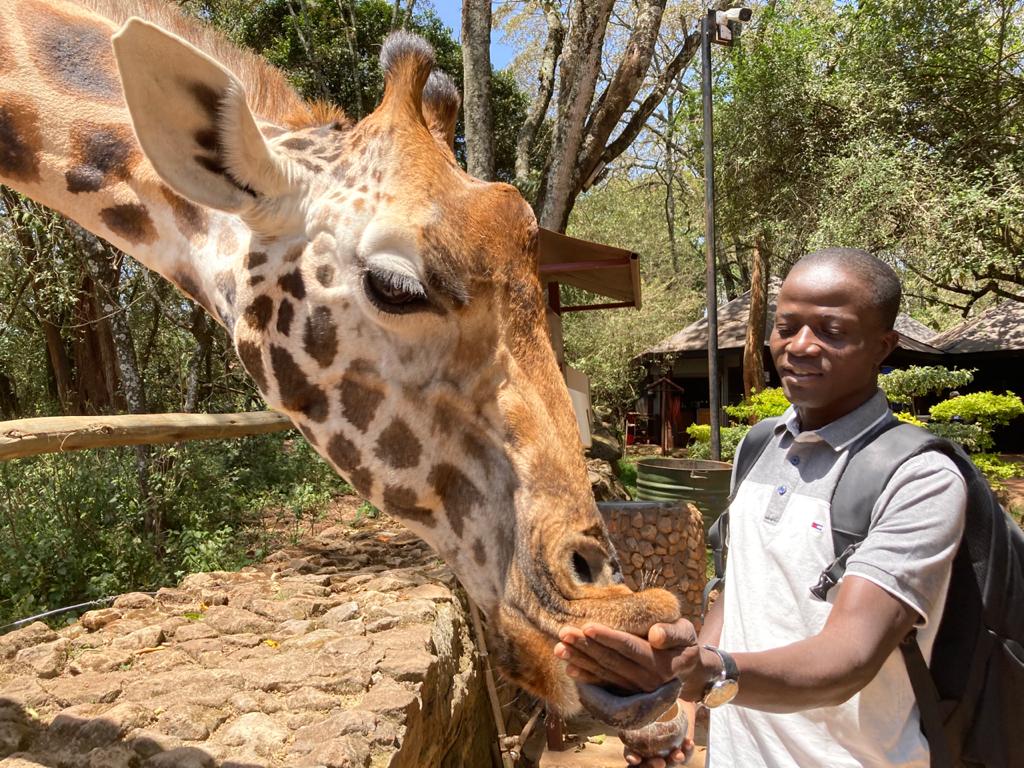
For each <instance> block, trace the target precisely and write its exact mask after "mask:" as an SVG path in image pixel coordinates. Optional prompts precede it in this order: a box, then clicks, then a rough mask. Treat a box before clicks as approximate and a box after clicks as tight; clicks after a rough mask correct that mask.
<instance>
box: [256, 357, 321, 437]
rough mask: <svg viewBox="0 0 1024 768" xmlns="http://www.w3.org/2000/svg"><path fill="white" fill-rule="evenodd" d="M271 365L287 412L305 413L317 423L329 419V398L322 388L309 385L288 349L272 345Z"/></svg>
mask: <svg viewBox="0 0 1024 768" xmlns="http://www.w3.org/2000/svg"><path fill="white" fill-rule="evenodd" d="M270 365H271V367H272V368H273V370H274V378H275V379H277V389H278V393H279V395H280V397H281V402H282V404H283V405H284V407H285V409H286V410H289V411H298V412H300V413H303V414H305V415H306V417H307V418H308V419H309V420H310V421H314V422H317V423H319V422H322V421H323V420H324V419H326V418H327V396H326V395H325V394H324V391H323V390H322V389H320V387H318V386H316V385H314V384H310V383H309V379H307V378H306V374H305V373H303V372H302V369H301V368H299V366H298V365H297V364H296V363H295V358H293V357H292V356H291V353H290V352H289V351H288V350H287V349H285V348H284V347H279V346H277V345H276V344H272V345H271V346H270Z"/></svg>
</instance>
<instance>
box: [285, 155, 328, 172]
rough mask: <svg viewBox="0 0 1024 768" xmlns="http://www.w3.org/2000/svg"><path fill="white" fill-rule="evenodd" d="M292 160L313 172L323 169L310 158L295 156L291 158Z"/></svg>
mask: <svg viewBox="0 0 1024 768" xmlns="http://www.w3.org/2000/svg"><path fill="white" fill-rule="evenodd" d="M292 161H293V162H296V163H298V164H299V165H301V166H302V167H303V168H305V169H306V170H307V171H312V172H313V173H320V171H321V170H323V169H322V168H321V167H320V166H319V165H317V164H316V163H314V162H313V161H311V160H308V159H306V158H305V157H295V158H292Z"/></svg>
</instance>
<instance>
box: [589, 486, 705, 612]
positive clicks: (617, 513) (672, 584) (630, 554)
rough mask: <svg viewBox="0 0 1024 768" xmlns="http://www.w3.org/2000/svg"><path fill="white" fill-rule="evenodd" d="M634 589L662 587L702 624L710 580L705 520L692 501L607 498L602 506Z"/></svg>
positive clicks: (626, 574) (628, 580) (599, 505)
mask: <svg viewBox="0 0 1024 768" xmlns="http://www.w3.org/2000/svg"><path fill="white" fill-rule="evenodd" d="M598 507H599V508H600V509H601V514H602V515H603V516H604V520H605V524H606V525H607V526H608V533H609V534H610V535H611V539H612V543H613V544H614V545H615V549H616V551H617V552H618V555H619V562H620V563H621V564H622V574H623V576H624V577H625V581H626V584H627V585H628V586H629V587H630V588H631V589H634V590H636V589H643V588H648V587H662V588H663V589H667V590H668V591H669V592H672V593H673V594H675V596H676V597H678V598H679V607H680V609H681V611H682V615H683V616H684V617H685V618H687V619H690V621H692V622H693V623H694V624H695V625H697V626H698V627H699V626H700V604H701V597H702V595H703V592H704V585H705V584H706V583H707V575H706V555H705V545H704V523H703V518H702V516H701V513H700V510H699V509H697V507H695V506H694V505H693V504H686V503H683V502H668V501H609V502H602V503H600V504H598Z"/></svg>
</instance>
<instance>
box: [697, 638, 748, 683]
mask: <svg viewBox="0 0 1024 768" xmlns="http://www.w3.org/2000/svg"><path fill="white" fill-rule="evenodd" d="M704 648H705V649H706V650H708V651H712V652H713V653H716V654H718V658H720V659H721V660H722V679H723V680H736V681H739V679H740V668H739V667H737V666H736V660H735V659H734V658H733V657H732V654H729V653H727V652H726V651H723V650H722V649H721V648H716V647H715V646H713V645H705V646H704Z"/></svg>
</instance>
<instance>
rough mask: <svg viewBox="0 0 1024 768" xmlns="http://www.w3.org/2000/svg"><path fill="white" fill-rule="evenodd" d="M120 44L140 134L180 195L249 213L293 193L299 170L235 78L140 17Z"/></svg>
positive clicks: (120, 59) (127, 95)
mask: <svg viewBox="0 0 1024 768" xmlns="http://www.w3.org/2000/svg"><path fill="white" fill-rule="evenodd" d="M113 42H114V55H115V57H116V59H117V67H118V70H119V71H120V74H121V82H122V84H123V86H124V95H125V100H126V101H127V103H128V111H129V112H130V113H131V118H132V124H133V125H134V126H135V134H136V135H137V136H138V139H139V143H140V144H141V145H142V150H143V152H145V154H146V157H147V158H148V159H149V161H150V163H152V165H153V168H154V169H156V172H157V173H158V174H159V175H160V177H161V178H162V179H163V180H164V181H165V182H166V183H167V184H168V185H169V186H170V187H171V188H172V189H174V190H175V191H176V192H178V193H179V194H181V195H184V196H185V197H187V198H189V199H191V200H193V201H195V202H197V203H200V204H202V205H206V206H209V207H211V208H216V209H218V210H222V211H228V212H231V213H239V214H244V213H245V211H246V210H248V209H250V208H251V207H252V206H253V205H254V204H255V203H256V202H257V201H258V199H259V198H261V197H277V196H279V195H282V194H285V193H286V192H288V191H289V190H290V189H291V188H292V186H293V181H292V180H293V178H294V176H295V172H294V169H292V168H291V167H290V163H289V162H288V161H287V160H285V159H284V158H282V157H280V156H279V155H277V154H276V153H275V152H274V151H273V150H272V149H271V148H270V147H269V146H268V145H267V143H266V141H265V140H264V138H263V135H262V134H261V133H260V130H259V128H258V127H257V126H256V120H255V118H254V117H253V115H252V112H251V111H250V110H249V106H248V104H247V103H246V100H245V90H244V89H243V88H242V84H241V83H240V82H239V81H238V79H237V78H236V77H235V76H234V75H233V74H231V72H229V71H228V70H227V69H225V68H224V67H223V66H221V65H220V64H218V63H217V62H216V61H214V60H213V59H211V58H210V57H209V56H207V55H206V54H204V53H203V52H202V51H200V50H199V49H197V48H195V47H194V46H192V45H191V44H190V43H188V42H186V41H184V40H182V39H181V38H179V37H177V36H175V35H172V34H170V33H168V32H165V31H164V30H162V29H160V28H159V27H157V26H154V25H153V24H150V23H148V22H145V21H142V20H141V19H138V18H132V19H129V20H128V21H127V22H126V23H125V25H124V26H123V27H122V28H121V30H120V31H119V32H118V33H117V34H116V35H114V38H113Z"/></svg>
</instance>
